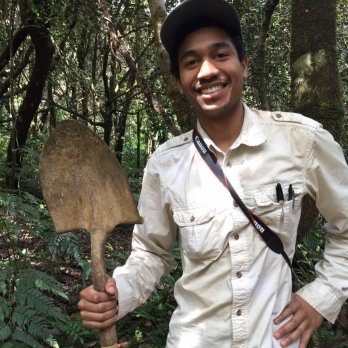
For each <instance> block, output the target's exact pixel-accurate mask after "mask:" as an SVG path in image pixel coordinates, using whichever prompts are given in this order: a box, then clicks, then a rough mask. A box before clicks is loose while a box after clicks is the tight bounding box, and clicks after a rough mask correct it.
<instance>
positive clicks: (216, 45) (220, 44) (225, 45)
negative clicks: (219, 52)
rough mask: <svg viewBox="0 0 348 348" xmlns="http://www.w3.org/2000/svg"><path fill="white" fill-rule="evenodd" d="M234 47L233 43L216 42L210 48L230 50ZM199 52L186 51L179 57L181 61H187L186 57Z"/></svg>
mask: <svg viewBox="0 0 348 348" xmlns="http://www.w3.org/2000/svg"><path fill="white" fill-rule="evenodd" d="M231 46H232V43H229V42H227V41H219V42H214V43H213V44H211V45H209V47H208V48H215V49H217V48H230V47H231ZM196 52H197V50H188V51H185V52H184V53H182V54H180V56H179V59H178V60H179V61H181V60H183V59H185V58H186V57H189V56H192V55H194V54H196Z"/></svg>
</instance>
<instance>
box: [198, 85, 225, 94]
mask: <svg viewBox="0 0 348 348" xmlns="http://www.w3.org/2000/svg"><path fill="white" fill-rule="evenodd" d="M223 88H224V86H223V85H217V86H213V87H209V88H204V89H202V90H201V91H200V92H201V94H212V93H215V92H217V91H220V90H221V89H223Z"/></svg>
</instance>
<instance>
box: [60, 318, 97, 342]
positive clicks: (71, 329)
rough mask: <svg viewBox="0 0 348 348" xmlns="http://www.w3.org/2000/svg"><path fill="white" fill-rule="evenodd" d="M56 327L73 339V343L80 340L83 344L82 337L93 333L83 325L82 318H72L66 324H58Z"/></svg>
mask: <svg viewBox="0 0 348 348" xmlns="http://www.w3.org/2000/svg"><path fill="white" fill-rule="evenodd" d="M55 326H56V327H57V328H58V329H59V331H61V332H62V333H64V334H65V335H66V336H68V337H69V338H70V339H71V341H72V343H74V342H76V341H78V340H79V341H80V342H83V339H82V337H83V336H86V335H88V334H90V333H91V330H89V329H86V328H85V327H84V326H83V325H82V321H81V318H80V316H71V317H70V318H69V319H68V320H66V321H64V322H62V321H59V322H56V323H55Z"/></svg>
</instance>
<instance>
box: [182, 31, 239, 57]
mask: <svg viewBox="0 0 348 348" xmlns="http://www.w3.org/2000/svg"><path fill="white" fill-rule="evenodd" d="M216 44H224V45H227V46H230V47H233V48H234V45H233V43H232V40H231V37H230V36H229V35H228V34H227V32H226V31H225V30H223V29H221V28H218V27H204V28H199V29H197V30H195V31H193V32H191V33H190V34H188V35H187V36H186V37H185V39H184V40H183V41H182V42H181V44H180V46H179V51H178V53H179V57H180V56H181V55H182V54H183V53H185V52H187V51H200V50H204V49H208V48H211V47H215V46H216Z"/></svg>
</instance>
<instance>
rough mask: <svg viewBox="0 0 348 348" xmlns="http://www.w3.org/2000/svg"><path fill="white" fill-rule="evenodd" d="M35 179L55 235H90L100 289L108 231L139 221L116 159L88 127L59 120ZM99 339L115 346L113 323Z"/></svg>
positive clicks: (95, 279)
mask: <svg viewBox="0 0 348 348" xmlns="http://www.w3.org/2000/svg"><path fill="white" fill-rule="evenodd" d="M40 182H41V187H42V192H43V196H44V199H45V201H46V203H47V206H48V210H49V212H50V215H51V217H52V220H53V223H54V226H55V228H56V231H57V233H64V232H68V231H74V230H80V229H85V230H87V231H88V232H89V233H90V237H91V267H92V281H93V286H94V289H95V290H97V291H100V292H105V283H106V278H107V275H106V271H105V263H104V253H105V243H106V239H107V236H108V234H109V233H111V232H112V231H113V230H114V228H115V226H117V225H121V224H134V223H142V218H141V217H140V216H139V213H138V210H137V208H136V206H135V203H134V200H133V196H132V194H131V192H130V189H129V186H128V182H127V179H126V176H125V175H124V173H123V170H122V168H121V166H120V164H119V162H118V161H117V159H116V157H115V156H114V154H113V153H112V152H111V150H110V149H109V148H108V147H107V145H106V144H105V143H104V142H103V141H102V140H101V139H100V138H99V137H98V136H97V135H96V134H95V133H93V132H92V131H91V130H90V129H89V128H88V127H86V126H84V125H83V124H81V123H80V122H78V121H73V120H68V121H63V122H61V123H60V124H59V125H58V126H57V127H56V128H55V130H54V131H53V132H52V133H51V134H50V136H49V137H48V139H47V141H46V143H45V146H44V149H43V151H42V154H41V157H40ZM99 341H100V345H101V347H102V348H116V347H117V334H116V328H115V325H113V326H111V327H109V328H107V329H104V330H101V331H100V336H99Z"/></svg>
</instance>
